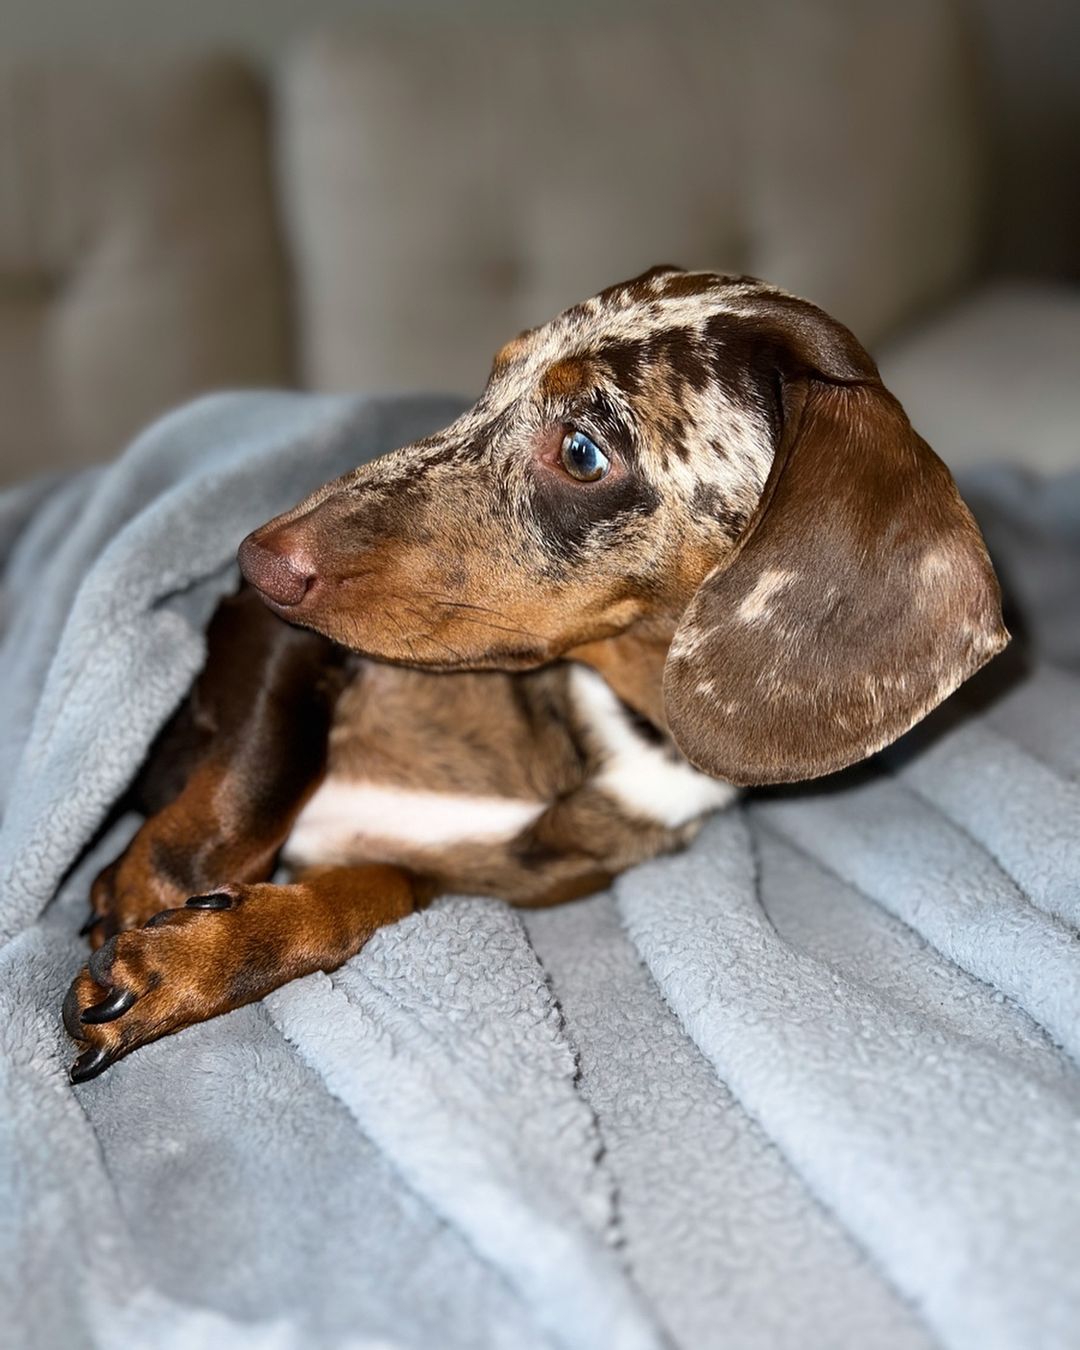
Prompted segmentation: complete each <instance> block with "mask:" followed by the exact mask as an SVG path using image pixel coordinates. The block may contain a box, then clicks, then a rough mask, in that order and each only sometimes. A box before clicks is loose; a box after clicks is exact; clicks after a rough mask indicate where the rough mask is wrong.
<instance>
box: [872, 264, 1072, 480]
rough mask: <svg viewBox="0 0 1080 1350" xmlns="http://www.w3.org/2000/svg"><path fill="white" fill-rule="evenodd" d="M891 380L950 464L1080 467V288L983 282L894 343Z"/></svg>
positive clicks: (889, 355) (887, 356) (888, 359)
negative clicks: (990, 462)
mask: <svg viewBox="0 0 1080 1350" xmlns="http://www.w3.org/2000/svg"><path fill="white" fill-rule="evenodd" d="M879 364H880V367H881V373H882V376H883V377H884V379H885V382H886V383H887V384H888V385H889V387H890V388H891V389H892V390H893V392H894V393H895V394H896V396H897V397H898V398H899V399H900V401H901V402H902V403H903V404H904V406H905V408H906V409H907V411H908V414H909V416H910V417H911V420H912V422H913V423H914V424H915V426H916V427H917V428H918V430H919V431H920V432H921V433H922V435H924V436H925V437H926V439H927V440H928V441H929V442H930V444H931V445H932V446H933V447H934V449H935V450H936V451H937V452H938V454H939V455H941V457H942V459H944V460H945V461H946V462H947V463H948V464H949V465H951V466H952V467H954V468H964V467H966V466H968V465H971V464H978V463H984V462H985V461H987V460H1005V459H1008V460H1015V461H1018V462H1019V463H1022V464H1024V465H1027V466H1030V467H1031V468H1033V469H1042V470H1054V469H1063V468H1075V467H1077V466H1078V465H1080V288H1076V287H1068V286H1064V285H1062V286H1054V285H1048V284H1043V283H1020V282H1013V283H998V284H995V285H992V286H987V287H985V288H983V289H981V290H979V291H977V292H975V293H974V294H973V295H971V296H970V297H969V298H968V299H966V300H964V301H963V302H961V303H960V304H958V305H956V306H953V307H951V308H950V309H948V310H947V311H945V312H944V313H943V314H942V315H940V316H939V317H938V318H937V319H936V320H933V321H930V322H928V323H926V324H923V325H922V326H921V327H920V328H918V329H916V330H914V331H912V332H911V333H909V334H907V335H906V336H905V337H904V338H903V339H902V340H899V341H897V342H894V343H892V344H890V345H889V346H888V347H887V348H886V349H885V350H884V353H883V354H882V356H881V359H880V362H879Z"/></svg>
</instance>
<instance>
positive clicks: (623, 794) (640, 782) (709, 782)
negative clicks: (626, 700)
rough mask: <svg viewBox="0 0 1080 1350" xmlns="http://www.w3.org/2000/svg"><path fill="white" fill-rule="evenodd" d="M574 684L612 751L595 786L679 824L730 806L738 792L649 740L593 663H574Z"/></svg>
mask: <svg viewBox="0 0 1080 1350" xmlns="http://www.w3.org/2000/svg"><path fill="white" fill-rule="evenodd" d="M570 688H571V690H572V693H573V697H574V702H575V703H576V704H577V708H578V711H579V713H580V714H581V716H582V718H583V719H584V720H585V721H586V722H587V723H588V725H589V726H590V728H591V729H592V732H593V735H594V736H595V737H596V739H597V741H598V742H599V744H600V746H601V748H602V750H603V751H604V752H605V753H606V756H607V758H606V760H605V762H604V763H603V765H602V766H601V768H600V771H599V773H598V774H597V775H596V777H595V778H594V779H593V786H594V787H598V788H600V789H601V790H602V791H604V792H606V793H608V795H609V796H611V797H614V799H615V800H616V801H617V802H618V803H619V804H620V805H621V806H623V807H624V808H625V809H626V810H627V811H629V812H630V813H631V814H632V815H635V816H639V817H642V818H643V819H645V820H653V821H656V822H657V824H660V825H666V826H667V827H668V829H678V828H679V826H681V825H687V824H689V823H690V821H692V820H695V819H696V818H697V817H698V816H703V815H706V814H707V813H708V812H710V811H717V810H719V809H720V808H721V807H724V806H728V805H730V804H731V802H732V801H734V799H735V798H736V797H737V796H738V789H737V788H733V787H732V786H731V784H730V783H720V782H717V780H716V779H715V778H710V777H709V776H708V774H704V773H701V772H700V771H699V770H697V769H695V768H694V767H693V765H692V764H688V763H687V762H686V760H684V759H681V758H675V757H673V755H672V754H671V752H670V751H669V750H668V749H667V748H666V747H664V746H661V745H654V744H652V743H651V742H650V741H647V740H646V739H645V738H644V737H643V736H642V735H641V734H640V733H639V732H638V731H636V730H635V729H634V726H633V724H632V722H631V721H630V719H629V718H628V717H627V715H626V710H625V709H624V708H623V706H622V704H621V703H620V702H619V700H618V698H617V697H616V696H615V694H614V693H612V691H611V689H610V688H609V687H608V685H607V683H606V681H605V680H603V679H602V678H601V677H600V676H599V675H598V674H597V673H596V672H595V671H594V670H589V669H588V667H587V666H574V668H573V670H572V671H571V672H570Z"/></svg>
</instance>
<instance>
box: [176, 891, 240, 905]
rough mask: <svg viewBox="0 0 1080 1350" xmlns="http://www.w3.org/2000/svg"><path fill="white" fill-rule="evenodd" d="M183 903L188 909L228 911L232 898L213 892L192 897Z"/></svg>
mask: <svg viewBox="0 0 1080 1350" xmlns="http://www.w3.org/2000/svg"><path fill="white" fill-rule="evenodd" d="M185 903H186V905H187V908H188V909H229V908H230V907H231V906H232V896H231V895H226V894H225V892H224V891H214V892H213V893H212V894H210V895H193V896H192V897H191V899H190V900H188V901H186V902H185Z"/></svg>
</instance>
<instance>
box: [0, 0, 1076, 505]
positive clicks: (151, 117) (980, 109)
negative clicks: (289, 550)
mask: <svg viewBox="0 0 1080 1350" xmlns="http://www.w3.org/2000/svg"><path fill="white" fill-rule="evenodd" d="M1078 58H1080V5H1077V4H1076V3H1075V0H1029V2H1028V3H1024V4H1018V3H1016V0H906V2H905V3H903V4H899V3H895V2H894V0H890V2H889V3H886V2H885V0H759V3H754V4H751V3H745V2H740V0H717V2H716V3H709V4H704V3H701V4H693V3H689V2H688V0H683V2H682V3H671V2H670V0H669V3H666V4H656V3H644V2H643V0H639V2H638V3H626V0H623V2H622V3H615V0H591V3H581V2H580V0H579V3H576V4H571V3H569V2H568V0H549V2H548V3H545V4H543V5H540V4H538V3H532V4H528V3H521V0H503V3H499V4H496V3H486V4H484V3H469V4H467V5H448V4H445V3H439V0H397V3H391V2H390V0H382V3H377V2H376V0H360V2H359V3H356V2H355V0H354V2H353V3H349V2H348V0H306V3H303V4H300V3H288V2H287V0H184V3H182V4H180V3H169V4H166V3H161V2H160V0H93V3H91V4H88V3H86V2H85V0H34V2H33V3H32V2H31V0H0V407H2V408H3V411H4V417H3V419H2V421H0V480H2V479H5V478H6V479H12V478H16V477H20V476H24V475H26V474H29V473H32V472H36V471H39V470H45V469H50V468H56V467H61V466H64V465H69V464H78V463H83V462H87V461H88V460H93V459H98V458H105V457H108V456H110V455H112V454H114V453H116V452H117V451H118V450H119V449H120V448H121V447H122V445H123V444H124V442H125V441H126V440H127V439H128V437H129V436H130V435H131V434H133V432H134V431H135V430H136V429H137V428H138V427H139V426H140V425H142V424H143V423H144V422H145V421H147V420H148V419H150V418H151V417H153V416H155V415H157V414H158V413H159V412H161V411H162V410H163V409H165V408H166V407H168V406H170V405H172V404H174V403H176V402H178V401H180V400H181V399H183V398H185V397H188V396H190V395H192V394H194V393H197V392H200V391H202V390H204V389H211V388H219V387H223V386H228V385H237V384H241V385H253V384H288V385H297V386H300V387H312V388H330V389H342V388H357V389H385V388H413V387H428V388H430V387H439V388H452V389H460V390H462V391H464V392H474V391H475V390H477V389H478V387H479V386H480V384H481V383H482V381H483V379H484V376H485V374H486V368H487V364H488V361H489V358H490V354H491V352H492V351H493V350H494V349H495V347H497V346H498V345H499V344H500V343H501V342H502V341H503V340H505V339H506V338H507V337H509V336H511V335H512V334H513V333H514V332H516V331H518V330H519V329H520V328H522V327H525V326H528V325H529V324H531V323H535V322H537V321H540V320H542V319H544V318H545V317H548V315H549V314H551V313H552V312H554V310H555V309H557V308H560V307H561V306H562V305H564V304H566V303H569V302H571V301H573V300H574V299H577V298H580V297H581V296H583V295H584V294H586V293H588V292H591V291H593V290H596V289H598V288H599V287H600V286H602V285H604V284H606V283H608V282H610V281H612V280H615V279H618V278H619V277H620V276H622V275H625V274H629V273H632V272H633V271H637V270H641V269H643V268H644V267H646V266H648V265H650V264H652V263H654V262H658V261H677V262H680V263H683V264H684V265H688V266H696V267H717V268H722V269H726V270H737V271H744V270H745V271H752V272H756V273H759V274H761V275H765V276H767V277H768V278H769V279H770V280H774V281H777V282H779V283H780V284H783V285H786V286H788V287H790V288H791V289H794V290H797V291H800V292H801V293H803V294H806V295H808V296H809V297H810V298H812V299H814V300H816V301H818V302H819V303H821V304H823V305H824V306H825V307H826V308H828V309H830V310H831V311H832V312H833V313H835V314H836V315H837V316H838V317H839V318H841V319H844V320H845V321H846V322H848V323H849V324H851V326H852V327H853V328H854V329H855V330H856V332H857V333H858V334H859V335H860V336H861V337H862V338H863V339H864V341H866V342H867V344H868V345H869V346H870V347H871V349H872V350H873V351H874V352H875V354H876V355H878V356H879V357H880V359H881V362H882V369H883V372H884V373H885V375H886V377H887V379H888V380H889V381H890V382H891V383H892V385H893V386H894V387H895V388H896V391H897V392H898V393H899V394H900V396H901V398H902V399H904V401H905V403H906V404H907V405H908V408H909V411H910V412H911V414H912V417H913V420H914V421H915V422H916V425H917V426H919V427H920V429H921V430H923V432H924V434H926V435H927V436H928V437H929V439H931V441H932V442H933V443H935V444H936V446H937V448H938V449H939V450H940V451H941V453H943V454H944V455H945V457H946V458H947V459H949V460H950V461H951V462H953V463H954V464H957V465H962V464H965V463H969V462H973V461H975V460H980V459H987V458H991V459H992V458H1020V459H1022V460H1024V461H1026V462H1028V463H1030V464H1032V465H1033V466H1036V467H1039V466H1045V467H1055V466H1061V465H1070V464H1080V436H1078V432H1077V428H1078V427H1080V401H1078V400H1080V395H1078V393H1077V389H1076V386H1077V384H1080V381H1077V379H1076V374H1077V372H1078V370H1080V301H1078V291H1077V282H1078V279H1080V245H1078V241H1080V80H1078V79H1077V78H1076V70H1077V68H1078Z"/></svg>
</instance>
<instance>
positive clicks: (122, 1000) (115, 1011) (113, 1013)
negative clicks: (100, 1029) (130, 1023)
mask: <svg viewBox="0 0 1080 1350" xmlns="http://www.w3.org/2000/svg"><path fill="white" fill-rule="evenodd" d="M135 998H136V995H135V994H133V993H132V992H131V990H130V989H114V990H113V992H112V993H111V994H110V995H109V996H108V998H103V999H102V1000H101V1002H100V1003H93V1004H91V1006H90V1007H89V1008H87V1010H86V1011H85V1012H84V1013H83V1015H82V1016H81V1017H80V1018H79V1021H80V1022H82V1023H83V1025H84V1026H94V1025H95V1024H96V1023H98V1022H112V1021H114V1020H115V1019H116V1018H117V1017H120V1016H121V1015H122V1014H123V1013H126V1012H127V1010H128V1009H129V1008H130V1007H131V1005H132V1004H133V1003H134V1002H135Z"/></svg>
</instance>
